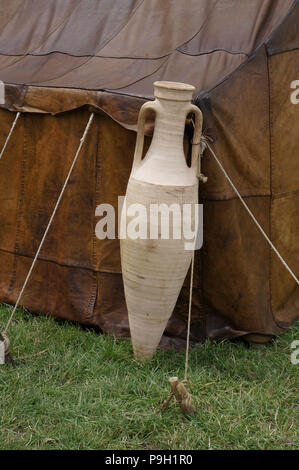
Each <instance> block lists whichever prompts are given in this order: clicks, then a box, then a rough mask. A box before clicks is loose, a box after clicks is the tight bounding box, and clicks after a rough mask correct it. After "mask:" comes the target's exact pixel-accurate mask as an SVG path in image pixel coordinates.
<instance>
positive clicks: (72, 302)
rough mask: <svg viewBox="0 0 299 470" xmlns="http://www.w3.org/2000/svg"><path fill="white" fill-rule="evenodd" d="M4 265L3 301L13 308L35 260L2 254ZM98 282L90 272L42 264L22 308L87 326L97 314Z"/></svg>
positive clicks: (37, 265) (28, 287)
mask: <svg viewBox="0 0 299 470" xmlns="http://www.w3.org/2000/svg"><path fill="white" fill-rule="evenodd" d="M0 262H1V275H0V285H1V291H0V292H1V301H4V302H9V303H12V304H13V303H15V302H16V299H17V297H18V295H19V293H20V290H21V287H22V285H23V282H24V280H25V277H26V275H27V273H28V270H29V268H30V265H31V263H32V258H28V257H23V256H19V255H18V256H15V257H14V255H13V254H10V253H2V252H1V251H0ZM2 266H3V267H4V270H3V271H2ZM5 275H6V276H5ZM95 282H96V280H95V276H94V274H93V272H92V271H90V270H88V269H79V268H72V267H70V266H60V265H58V264H57V263H52V262H49V261H41V260H39V261H38V262H37V264H36V266H35V268H34V272H33V274H32V277H31V278H30V280H29V283H28V286H27V288H26V291H25V292H24V295H23V298H22V301H21V305H25V306H26V307H27V308H28V309H29V310H30V311H32V312H33V313H43V314H46V315H48V314H52V315H55V316H56V317H58V318H64V319H66V320H71V321H77V322H80V323H86V317H87V316H88V311H89V310H93V304H94V286H95ZM53 293H55V295H53Z"/></svg>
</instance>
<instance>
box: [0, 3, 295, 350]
mask: <svg viewBox="0 0 299 470" xmlns="http://www.w3.org/2000/svg"><path fill="white" fill-rule="evenodd" d="M298 23H299V3H298V1H297V0H276V1H275V2H273V1H272V0H244V1H242V2H240V1H238V0H189V1H188V2H187V3H186V2H181V1H180V0H165V1H163V2H161V1H160V0H114V1H113V5H112V2H111V0H88V2H86V1H85V0H47V1H46V0H22V1H21V0H11V1H10V2H7V1H6V0H0V80H1V81H3V82H4V84H5V103H4V104H2V105H1V106H0V108H1V109H0V148H1V146H2V145H3V143H4V141H5V138H6V136H7V134H8V132H9V129H10V126H11V124H12V122H13V119H14V112H15V111H21V112H22V116H21V117H20V119H19V121H18V124H17V126H16V128H15V130H14V134H13V136H12V138H11V141H10V142H9V145H8V147H7V150H6V152H5V155H4V157H3V159H2V160H1V162H0V217H1V223H0V266H1V269H0V301H5V302H9V303H13V302H15V300H16V298H17V295H18V293H19V291H20V288H21V286H22V283H23V281H24V279H25V276H26V273H27V271H28V269H29V266H30V262H31V261H32V259H33V257H34V254H35V251H36V249H37V247H38V244H39V242H40V239H41V237H42V234H43V230H44V229H45V227H46V224H47V221H48V220H49V217H50V215H51V211H52V210H53V207H54V205H55V202H56V200H57V197H58V194H59V192H60V189H61V187H62V185H63V181H64V178H65V176H66V174H67V172H68V169H69V166H70V163H71V161H72V158H73V156H74V153H75V151H76V148H77V145H78V142H79V139H80V137H81V135H82V132H83V130H84V127H85V125H86V122H87V120H88V116H89V113H90V111H95V112H96V117H95V120H94V123H93V125H92V127H91V129H90V132H89V135H88V139H87V140H86V143H85V144H84V147H83V149H82V153H81V155H80V157H79V159H78V161H77V164H76V167H75V169H74V173H73V175H72V178H71V180H70V182H69V185H68V188H67V190H66V193H65V195H64V198H63V201H62V204H61V206H60V208H59V210H58V213H57V216H56V217H55V220H54V222H53V226H52V228H51V230H50V232H49V235H48V237H47V240H46V242H45V245H44V247H43V249H42V252H41V255H40V258H39V260H38V262H37V265H36V267H35V270H34V272H33V274H32V279H31V280H30V282H29V285H28V287H27V289H26V292H25V294H24V297H23V304H24V305H25V306H26V307H28V308H29V309H30V310H32V311H33V312H40V313H44V314H47V313H51V314H53V315H55V316H57V317H60V318H65V319H68V320H74V321H78V322H81V323H84V324H89V325H94V326H98V327H100V328H101V329H102V330H103V331H105V332H110V333H114V334H116V335H117V336H123V337H127V336H129V327H128V320H127V311H126V305H125V299H124V292H123V285H122V277H121V267H120V254H119V242H118V240H117V239H115V240H98V239H97V237H96V235H95V226H96V223H97V217H95V209H96V207H97V206H98V205H99V204H101V203H110V204H112V205H113V207H114V208H115V211H116V213H117V210H118V196H121V195H124V194H125V191H126V185H127V182H128V178H129V174H130V169H131V164H132V158H133V153H134V146H135V139H136V133H135V131H136V123H137V117H138V112H139V109H140V107H141V105H142V104H143V103H144V102H145V101H147V100H151V99H153V82H154V81H156V80H169V81H182V82H185V83H190V84H192V85H194V86H195V88H196V92H195V95H194V102H195V103H196V104H197V105H198V106H199V107H200V108H201V110H202V112H203V115H204V133H205V134H206V135H207V134H209V133H211V134H212V135H213V136H214V137H215V138H214V143H213V146H214V149H215V152H216V153H217V155H218V157H219V158H220V159H221V162H222V164H223V166H224V167H225V169H226V171H227V172H228V173H229V175H230V177H231V178H232V180H233V181H234V183H235V185H236V186H237V188H238V189H239V191H240V193H241V194H242V196H243V197H244V199H245V201H246V203H247V204H248V205H249V207H250V209H251V210H252V211H253V213H254V215H255V216H256V217H257V219H258V220H259V222H260V223H261V225H262V226H263V228H264V230H265V231H266V232H267V234H268V236H269V237H270V238H271V240H272V241H273V243H274V245H275V246H276V247H277V248H278V250H279V251H280V252H281V254H282V256H283V257H284V258H285V259H286V261H287V263H288V264H289V265H290V266H291V268H292V269H293V270H294V272H295V273H298V272H299V246H298V244H299V237H298V233H299V217H298V206H299V199H298V198H299V196H298V195H299V176H298V175H299V160H298V144H297V136H298V119H297V114H296V113H297V107H296V105H295V104H293V103H292V101H291V99H290V94H291V92H292V89H291V87H290V84H291V83H292V81H294V80H296V78H298V77H297V76H296V73H297V72H298V70H296V65H295V64H298V54H299V53H298V43H299V39H298ZM297 75H298V74H297ZM152 129H153V119H149V121H148V123H147V128H146V135H147V137H146V139H145V147H146V148H147V147H148V145H149V144H150V139H151V133H152ZM186 133H187V134H186V146H187V147H188V139H187V137H188V136H189V137H190V135H191V133H192V130H191V129H190V128H189V127H188V126H187V128H186ZM189 140H190V139H189ZM202 166H203V168H202V170H203V172H204V174H206V175H207V176H208V178H209V179H208V182H207V183H206V184H205V185H201V186H200V194H199V195H200V202H202V203H203V205H204V237H203V238H204V244H203V247H202V249H201V250H199V251H198V252H197V253H196V269H195V280H194V292H193V308H192V331H191V339H192V341H193V342H194V343H196V342H198V341H204V340H205V339H206V338H211V339H213V340H222V339H225V338H233V337H244V338H247V339H248V340H250V341H256V342H263V341H267V340H269V339H271V338H273V337H274V336H276V335H277V334H279V333H281V332H282V331H284V330H285V329H286V328H287V327H288V326H289V325H290V324H292V322H293V321H294V320H295V319H296V318H297V317H298V312H299V290H298V286H296V283H295V281H294V280H293V279H292V278H291V277H290V276H289V274H288V272H287V271H286V270H285V269H284V267H283V266H282V265H281V263H280V261H279V260H278V258H277V257H276V255H275V254H274V253H272V252H271V250H270V248H269V246H268V245H267V243H266V241H265V240H264V239H263V237H262V236H261V234H260V232H259V231H258V230H257V228H256V227H255V225H254V224H253V222H252V220H251V219H249V218H248V215H247V213H246V212H245V211H244V208H243V207H242V206H241V204H240V201H238V199H237V198H236V196H235V194H234V193H233V191H232V189H231V187H230V186H229V184H228V182H227V181H226V179H225V178H224V176H223V174H222V173H221V172H220V170H219V168H218V167H217V165H216V164H215V161H213V158H212V156H210V155H209V153H208V152H206V153H205V155H204V158H203V161H202ZM188 286H189V276H187V278H186V281H185V283H184V287H183V289H182V291H181V294H180V296H179V299H178V302H177V306H176V309H175V311H174V313H173V316H172V318H171V319H170V321H169V324H168V326H167V329H166V331H165V335H164V336H163V338H162V342H161V346H162V347H170V346H176V347H181V346H183V345H184V339H185V334H186V321H187V311H188V308H187V307H188Z"/></svg>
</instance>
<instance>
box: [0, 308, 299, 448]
mask: <svg viewBox="0 0 299 470" xmlns="http://www.w3.org/2000/svg"><path fill="white" fill-rule="evenodd" d="M10 311H11V308H10V307H7V306H1V307H0V320H1V324H2V325H4V324H5V322H6V320H7V319H8V316H9V312H10ZM9 337H10V340H11V342H12V353H13V357H14V358H15V359H17V358H20V357H24V356H31V357H27V359H26V358H25V359H23V360H21V361H19V362H18V365H17V366H16V367H15V368H12V367H10V366H8V365H5V366H0V398H1V407H0V449H2V450H3V449H127V450H130V449H151V450H152V449H181V450H183V449H184V450H186V449H188V450H189V449H295V448H298V447H299V446H298V434H296V428H297V426H298V409H296V389H298V381H297V377H298V370H299V369H298V368H299V365H293V364H291V362H290V354H291V349H290V344H291V342H292V341H293V340H294V339H299V328H298V324H297V325H295V326H294V327H293V328H291V329H290V330H289V331H288V332H287V333H285V334H283V335H282V336H280V337H279V338H278V339H277V340H276V341H275V342H273V343H271V344H270V345H267V346H265V347H264V348H263V349H260V350H253V349H250V348H248V347H247V346H246V345H244V344H243V343H241V342H223V343H220V344H212V343H209V342H208V343H206V344H205V345H198V346H197V347H195V348H192V349H191V353H190V363H189V364H190V370H189V380H190V391H191V393H192V394H193V398H194V401H195V404H196V413H195V415H193V416H192V418H190V419H188V418H186V417H185V416H183V415H182V413H181V411H180V409H179V407H178V405H177V404H175V403H174V402H172V403H171V405H170V406H169V407H168V408H167V409H166V410H165V411H164V412H163V413H158V414H157V413H155V412H156V410H157V409H158V408H159V406H160V405H161V403H162V402H163V400H164V399H165V398H166V397H167V395H168V390H169V387H168V378H169V377H171V376H174V375H178V376H179V377H180V378H183V372H184V352H178V351H167V352H165V351H158V352H157V353H156V355H155V358H154V360H153V361H152V362H151V363H150V364H140V363H137V362H136V361H134V359H133V357H132V348H131V344H130V342H128V341H118V340H116V339H115V338H113V337H111V336H108V335H101V336H99V335H97V334H96V333H95V332H93V331H86V330H83V329H82V328H80V327H79V326H76V325H72V324H69V323H63V324H58V323H57V322H56V321H55V320H53V319H52V318H48V317H42V316H38V317H36V316H33V315H31V314H29V313H27V312H25V311H22V310H19V311H18V312H17V315H16V317H15V320H14V322H13V324H12V325H11V329H10V332H9ZM44 350H46V351H45V352H44V353H42V354H38V353H39V352H41V351H44ZM296 413H297V414H296Z"/></svg>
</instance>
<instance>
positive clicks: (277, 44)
mask: <svg viewBox="0 0 299 470" xmlns="http://www.w3.org/2000/svg"><path fill="white" fill-rule="evenodd" d="M298 23H299V3H298V0H297V1H295V2H294V6H293V7H292V8H291V10H290V11H289V13H288V15H287V17H286V19H285V21H283V22H282V23H281V25H280V26H278V27H277V28H276V29H275V30H274V31H273V33H272V34H271V36H270V38H269V39H268V41H267V50H268V54H269V55H273V54H279V53H280V52H285V51H290V50H294V49H298V46H299V38H298Z"/></svg>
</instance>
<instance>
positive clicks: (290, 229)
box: [271, 159, 299, 322]
mask: <svg viewBox="0 0 299 470" xmlns="http://www.w3.org/2000/svg"><path fill="white" fill-rule="evenodd" d="M297 160H298V159H297ZM298 175H299V172H298V171H297V177H298V178H299V176H298ZM298 208H299V190H298V191H296V192H294V193H291V194H288V195H285V196H279V197H275V198H274V199H273V201H272V206H271V235H272V239H273V243H274V245H275V246H276V248H277V249H278V251H279V252H280V254H281V255H282V257H283V258H284V259H285V261H286V262H287V263H288V265H289V266H290V268H291V269H292V270H293V272H294V273H295V274H297V276H298V272H299V236H298V234H299V217H298V210H299V209H298ZM271 273H272V275H271V297H272V308H273V313H274V317H275V319H276V320H277V321H279V322H283V321H286V316H285V313H286V310H285V309H284V306H285V305H286V304H287V303H288V301H289V299H290V298H292V299H293V300H292V302H293V305H291V304H290V303H289V304H288V305H289V310H288V316H287V321H288V322H291V321H293V320H294V319H295V318H297V317H298V314H299V309H298V295H299V288H298V286H297V284H296V282H295V280H294V279H293V278H292V277H291V276H290V274H289V273H287V272H286V270H285V267H284V266H283V265H282V264H281V262H280V261H279V259H278V258H277V256H276V254H275V253H272V254H271ZM296 305H297V308H295V306H296Z"/></svg>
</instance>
